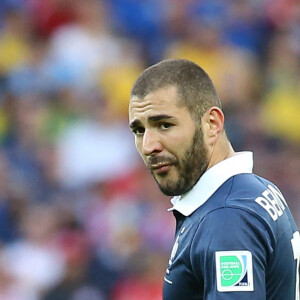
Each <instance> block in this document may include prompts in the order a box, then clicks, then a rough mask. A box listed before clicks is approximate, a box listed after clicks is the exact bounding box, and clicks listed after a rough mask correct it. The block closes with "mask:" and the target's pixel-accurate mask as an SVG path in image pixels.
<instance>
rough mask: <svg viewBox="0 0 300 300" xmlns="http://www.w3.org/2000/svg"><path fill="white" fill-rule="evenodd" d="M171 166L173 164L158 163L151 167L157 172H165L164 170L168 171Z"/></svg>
mask: <svg viewBox="0 0 300 300" xmlns="http://www.w3.org/2000/svg"><path fill="white" fill-rule="evenodd" d="M171 166H172V164H158V165H153V166H151V169H152V171H154V172H155V173H157V174H159V173H164V172H166V171H168V170H169V169H170V167H171Z"/></svg>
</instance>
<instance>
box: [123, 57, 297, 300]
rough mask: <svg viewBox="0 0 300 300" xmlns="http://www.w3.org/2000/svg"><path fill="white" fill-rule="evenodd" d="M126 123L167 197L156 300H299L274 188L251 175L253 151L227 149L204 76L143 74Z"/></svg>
mask: <svg viewBox="0 0 300 300" xmlns="http://www.w3.org/2000/svg"><path fill="white" fill-rule="evenodd" d="M129 119H130V128H131V130H132V131H133V133H134V135H135V143H136V147H137V149H138V151H139V153H140V155H141V157H142V158H143V160H144V162H145V164H146V166H147V168H148V169H149V170H150V172H151V174H152V175H153V177H154V179H155V180H156V182H157V184H158V186H159V187H160V189H161V191H162V192H163V193H164V194H166V195H169V196H175V197H174V198H173V199H172V200H171V201H172V204H173V207H172V208H171V209H170V210H172V211H173V213H174V216H175V218H176V237H175V243H174V246H173V250H172V253H171V256H170V260H169V264H168V268H167V270H166V275H165V278H164V280H165V282H164V291H163V298H164V300H193V299H197V300H200V299H205V300H214V299H230V300H234V299H239V300H240V299H243V300H247V299H251V300H263V299H268V300H275V299H276V300H295V299H296V300H299V256H300V235H299V232H298V229H297V226H296V224H295V222H294V220H293V217H292V215H291V213H290V210H289V208H288V206H287V203H286V201H285V199H284V197H283V196H282V194H281V192H280V191H279V190H278V188H277V187H276V186H275V185H274V184H272V183H271V182H269V181H268V180H266V179H263V178H260V177H258V176H256V175H254V174H253V173H252V166H253V160H252V153H251V152H241V153H235V152H234V150H233V148H232V147H231V144H230V142H229V141H228V139H227V137H226V133H225V130H224V115H223V113H222V110H221V104H220V101H219V98H218V96H217V93H216V91H215V88H214V86H213V83H212V81H211V80H210V78H209V77H208V75H207V74H206V73H205V71H204V70H202V69H201V68H200V67H199V66H198V65H196V64H194V63H193V62H191V61H188V60H178V59H175V60H165V61H162V62H160V63H158V64H156V65H154V66H152V67H150V68H148V69H146V70H145V71H144V72H143V73H142V74H141V76H140V77H139V78H138V79H137V80H136V82H135V84H134V86H133V88H132V92H131V99H130V107H129ZM162 230H163V229H162Z"/></svg>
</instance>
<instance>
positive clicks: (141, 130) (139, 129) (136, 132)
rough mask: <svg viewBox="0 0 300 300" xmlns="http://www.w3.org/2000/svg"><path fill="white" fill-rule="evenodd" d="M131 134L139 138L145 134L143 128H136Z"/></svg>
mask: <svg viewBox="0 0 300 300" xmlns="http://www.w3.org/2000/svg"><path fill="white" fill-rule="evenodd" d="M132 132H133V133H134V134H135V135H136V136H141V135H143V134H144V132H145V128H144V127H136V128H134V129H133V130H132Z"/></svg>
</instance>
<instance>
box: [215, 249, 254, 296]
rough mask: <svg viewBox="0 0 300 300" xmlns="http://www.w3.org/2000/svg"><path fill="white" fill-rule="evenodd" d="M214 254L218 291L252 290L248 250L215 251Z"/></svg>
mask: <svg viewBox="0 0 300 300" xmlns="http://www.w3.org/2000/svg"><path fill="white" fill-rule="evenodd" d="M215 254H216V273H217V274H216V275H217V290H218V291H219V292H244V291H254V285H253V264H252V253H251V252H250V251H217V252H216V253H215Z"/></svg>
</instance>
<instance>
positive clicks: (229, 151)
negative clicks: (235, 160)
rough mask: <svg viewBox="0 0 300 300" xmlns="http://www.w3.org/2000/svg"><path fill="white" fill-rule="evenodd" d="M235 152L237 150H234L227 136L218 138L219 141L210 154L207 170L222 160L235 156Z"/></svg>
mask: <svg viewBox="0 0 300 300" xmlns="http://www.w3.org/2000/svg"><path fill="white" fill-rule="evenodd" d="M234 154H235V151H234V150H233V148H232V146H231V144H230V142H229V141H228V139H227V137H225V136H223V137H222V138H220V139H218V140H217V142H216V143H215V144H214V145H213V146H212V149H211V151H210V155H209V157H210V159H209V162H208V167H207V170H208V169H210V168H211V167H212V166H214V165H216V164H217V163H219V162H221V161H222V160H225V159H227V158H229V157H232V156H234Z"/></svg>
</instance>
